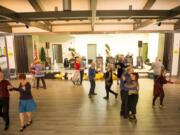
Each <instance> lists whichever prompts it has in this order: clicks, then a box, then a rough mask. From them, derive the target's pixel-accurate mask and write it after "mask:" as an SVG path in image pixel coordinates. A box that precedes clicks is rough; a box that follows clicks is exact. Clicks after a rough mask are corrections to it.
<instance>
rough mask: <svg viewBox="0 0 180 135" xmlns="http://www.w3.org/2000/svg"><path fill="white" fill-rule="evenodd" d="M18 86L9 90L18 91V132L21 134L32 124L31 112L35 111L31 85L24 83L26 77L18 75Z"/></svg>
mask: <svg viewBox="0 0 180 135" xmlns="http://www.w3.org/2000/svg"><path fill="white" fill-rule="evenodd" d="M19 80H20V84H19V87H18V88H15V87H12V88H10V90H11V89H13V90H15V91H18V92H19V94H20V101H19V118H20V122H21V128H20V130H19V131H20V132H22V131H23V130H24V129H25V128H26V126H30V125H31V124H32V112H33V111H35V109H36V104H35V102H34V99H33V96H32V93H31V84H30V83H29V82H27V81H26V75H25V74H20V75H19ZM25 115H27V118H28V122H27V124H25Z"/></svg>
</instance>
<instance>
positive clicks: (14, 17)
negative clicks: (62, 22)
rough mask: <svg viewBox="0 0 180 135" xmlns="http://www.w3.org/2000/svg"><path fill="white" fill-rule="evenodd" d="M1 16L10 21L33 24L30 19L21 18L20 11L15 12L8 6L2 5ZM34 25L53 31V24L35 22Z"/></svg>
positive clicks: (0, 8)
mask: <svg viewBox="0 0 180 135" xmlns="http://www.w3.org/2000/svg"><path fill="white" fill-rule="evenodd" d="M0 17H3V18H6V19H7V20H8V21H9V22H11V21H15V22H21V23H24V24H25V25H29V26H32V25H31V23H29V21H28V20H25V19H24V18H21V16H20V15H19V13H17V12H15V11H13V10H10V9H8V8H6V7H3V6H0ZM33 26H34V27H37V28H40V29H44V30H47V31H52V28H51V26H47V25H44V24H43V23H39V22H34V23H33Z"/></svg>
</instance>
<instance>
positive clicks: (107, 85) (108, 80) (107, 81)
mask: <svg viewBox="0 0 180 135" xmlns="http://www.w3.org/2000/svg"><path fill="white" fill-rule="evenodd" d="M104 78H105V89H106V96H105V97H104V99H107V100H108V99H109V92H110V93H112V94H114V96H115V98H117V96H118V94H117V93H115V92H114V91H112V90H111V86H112V84H113V72H112V66H111V65H108V67H107V72H106V73H105V77H104Z"/></svg>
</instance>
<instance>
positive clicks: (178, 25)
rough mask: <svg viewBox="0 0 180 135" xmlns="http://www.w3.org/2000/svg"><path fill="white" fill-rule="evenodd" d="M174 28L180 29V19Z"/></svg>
mask: <svg viewBox="0 0 180 135" xmlns="http://www.w3.org/2000/svg"><path fill="white" fill-rule="evenodd" d="M174 30H175V31H176V30H180V20H178V21H177V22H176V23H175V25H174Z"/></svg>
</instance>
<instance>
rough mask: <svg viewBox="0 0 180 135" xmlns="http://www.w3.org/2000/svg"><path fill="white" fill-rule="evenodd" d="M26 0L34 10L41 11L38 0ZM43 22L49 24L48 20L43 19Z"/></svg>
mask: <svg viewBox="0 0 180 135" xmlns="http://www.w3.org/2000/svg"><path fill="white" fill-rule="evenodd" d="M28 1H29V3H30V4H31V6H32V7H33V8H34V10H35V11H37V12H43V9H42V8H41V6H40V4H39V2H38V0H28ZM44 23H45V24H46V25H51V23H50V22H48V21H44Z"/></svg>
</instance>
